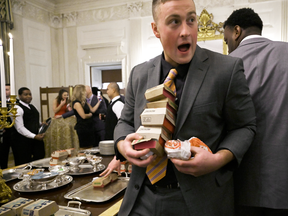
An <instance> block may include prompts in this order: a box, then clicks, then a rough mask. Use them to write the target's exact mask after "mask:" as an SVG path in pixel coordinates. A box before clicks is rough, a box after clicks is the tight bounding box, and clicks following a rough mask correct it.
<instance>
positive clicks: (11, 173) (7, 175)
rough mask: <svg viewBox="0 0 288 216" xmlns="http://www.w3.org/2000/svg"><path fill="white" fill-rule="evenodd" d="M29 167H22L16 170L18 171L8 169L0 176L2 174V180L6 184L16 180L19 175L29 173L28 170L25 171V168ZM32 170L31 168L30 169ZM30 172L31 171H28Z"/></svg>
mask: <svg viewBox="0 0 288 216" xmlns="http://www.w3.org/2000/svg"><path fill="white" fill-rule="evenodd" d="M27 167H29V166H25V167H24V166H23V167H22V168H18V169H8V170H3V172H2V174H3V179H4V180H5V181H6V182H8V181H12V180H14V179H18V176H19V175H20V174H21V173H25V172H29V170H27V169H26V168H27ZM31 168H32V167H31ZM30 170H31V169H30Z"/></svg>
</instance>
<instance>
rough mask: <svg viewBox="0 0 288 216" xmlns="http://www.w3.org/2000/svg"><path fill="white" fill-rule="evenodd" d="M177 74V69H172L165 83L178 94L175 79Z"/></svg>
mask: <svg viewBox="0 0 288 216" xmlns="http://www.w3.org/2000/svg"><path fill="white" fill-rule="evenodd" d="M177 74H178V72H177V71H176V70H175V69H171V70H170V71H169V74H168V76H167V77H166V79H165V80H164V84H165V85H166V86H168V87H169V88H170V89H171V90H172V91H173V92H174V93H175V95H176V86H175V83H174V79H175V77H176V75H177Z"/></svg>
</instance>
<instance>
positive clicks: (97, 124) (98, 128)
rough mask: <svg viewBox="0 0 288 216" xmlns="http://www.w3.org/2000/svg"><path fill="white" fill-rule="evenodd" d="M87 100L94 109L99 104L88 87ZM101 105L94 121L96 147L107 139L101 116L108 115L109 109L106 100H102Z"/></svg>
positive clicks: (94, 116)
mask: <svg viewBox="0 0 288 216" xmlns="http://www.w3.org/2000/svg"><path fill="white" fill-rule="evenodd" d="M86 98H87V99H86V100H87V103H89V104H90V105H91V106H92V107H94V106H95V105H96V104H97V103H98V100H99V99H98V97H97V96H96V95H94V94H92V90H91V87H90V86H87V85H86ZM101 100H102V101H101V103H100V106H99V107H98V109H97V110H96V111H95V112H94V113H93V116H92V118H93V121H94V131H95V136H96V145H95V146H98V145H99V142H100V141H102V140H104V139H105V123H104V122H103V121H101V120H100V118H99V114H100V113H101V114H102V113H103V114H104V115H106V112H107V108H106V104H105V102H104V100H103V99H102V98H101Z"/></svg>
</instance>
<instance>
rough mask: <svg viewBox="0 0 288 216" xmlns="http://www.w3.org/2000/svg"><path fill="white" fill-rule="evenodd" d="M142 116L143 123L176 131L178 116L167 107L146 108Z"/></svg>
mask: <svg viewBox="0 0 288 216" xmlns="http://www.w3.org/2000/svg"><path fill="white" fill-rule="evenodd" d="M140 116H141V123H142V125H144V126H152V127H153V126H163V127H165V128H166V129H167V130H168V131H170V132H171V133H174V130H175V120H176V116H175V115H174V114H173V113H172V112H171V111H170V110H168V109H167V108H149V109H145V110H144V111H143V112H142V113H141V115H140Z"/></svg>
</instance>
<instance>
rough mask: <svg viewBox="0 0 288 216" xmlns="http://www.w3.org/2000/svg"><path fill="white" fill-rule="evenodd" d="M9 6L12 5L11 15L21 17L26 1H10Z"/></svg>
mask: <svg viewBox="0 0 288 216" xmlns="http://www.w3.org/2000/svg"><path fill="white" fill-rule="evenodd" d="M11 4H12V10H13V13H15V14H18V15H21V16H22V11H23V6H25V5H26V1H21V0H12V2H11Z"/></svg>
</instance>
